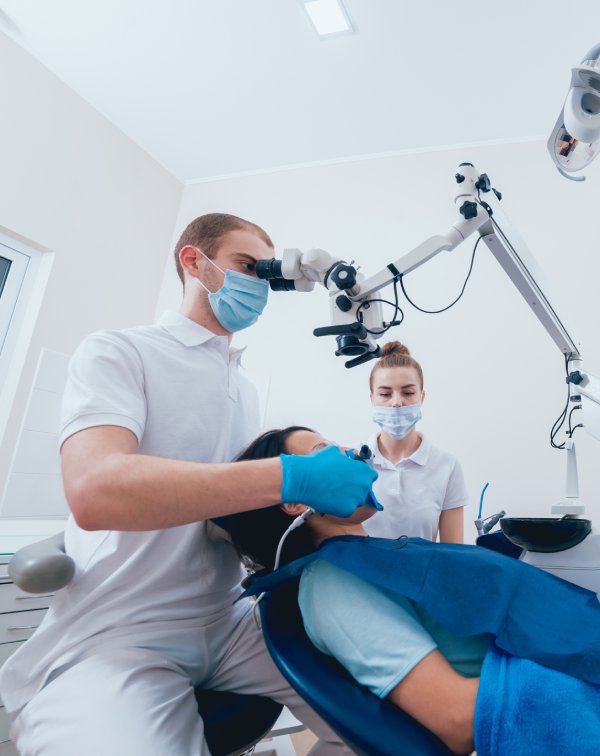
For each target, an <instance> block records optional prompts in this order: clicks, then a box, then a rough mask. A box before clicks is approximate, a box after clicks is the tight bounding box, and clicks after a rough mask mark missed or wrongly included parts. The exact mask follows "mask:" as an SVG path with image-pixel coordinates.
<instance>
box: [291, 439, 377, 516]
mask: <svg viewBox="0 0 600 756" xmlns="http://www.w3.org/2000/svg"><path fill="white" fill-rule="evenodd" d="M280 459H281V465H282V468H283V483H282V486H281V501H282V502H283V503H284V504H306V505H307V506H309V507H312V509H314V510H315V511H317V512H319V513H320V514H330V515H335V517H350V515H351V514H352V513H353V512H354V510H355V509H356V507H359V506H360V505H361V504H364V503H365V500H366V498H367V496H368V494H369V491H370V490H371V486H372V485H373V481H374V480H375V479H376V478H377V473H376V472H375V470H373V469H372V468H371V467H369V465H365V464H363V463H362V462H359V461H356V460H353V459H349V458H348V457H347V456H346V455H345V454H344V452H342V451H340V449H338V447H337V446H328V447H327V448H326V449H322V450H321V451H318V452H313V453H312V454H307V455H300V454H281V455H280Z"/></svg>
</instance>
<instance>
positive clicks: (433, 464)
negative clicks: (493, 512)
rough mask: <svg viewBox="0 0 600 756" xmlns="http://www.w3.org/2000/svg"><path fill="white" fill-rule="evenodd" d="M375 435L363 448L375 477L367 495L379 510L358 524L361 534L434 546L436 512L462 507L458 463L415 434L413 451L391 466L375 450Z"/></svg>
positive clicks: (463, 496) (463, 487)
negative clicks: (404, 537) (416, 442)
mask: <svg viewBox="0 0 600 756" xmlns="http://www.w3.org/2000/svg"><path fill="white" fill-rule="evenodd" d="M380 433H381V431H376V432H375V433H374V434H373V435H372V436H371V438H370V439H369V440H368V442H367V443H368V446H369V448H370V449H371V451H372V452H373V457H372V458H371V460H370V464H371V465H372V467H373V468H374V469H375V470H376V471H377V473H378V474H379V477H378V478H377V480H376V481H375V483H374V484H373V490H374V491H375V495H376V496H377V498H378V499H379V501H380V502H381V503H382V504H383V506H384V510H383V512H377V514H376V515H374V516H373V517H371V518H370V519H369V520H367V521H366V522H365V523H364V528H365V530H366V531H367V533H369V535H372V536H377V537H379V538H399V537H400V536H402V535H407V536H411V537H417V536H418V537H420V538H427V539H428V540H430V541H435V540H436V538H437V534H438V526H439V520H440V515H441V513H442V511H443V510H444V509H454V508H455V507H464V506H465V505H466V503H467V488H466V485H465V480H464V476H463V473H462V469H461V467H460V464H459V463H458V460H457V459H456V457H454V456H453V455H452V454H449V453H448V452H445V451H442V449H438V448H437V447H435V446H433V444H431V443H430V441H429V440H428V439H427V438H426V437H425V436H423V435H422V434H421V433H419V436H420V438H421V444H420V446H419V447H418V449H417V450H416V451H415V452H414V453H413V454H411V456H410V457H406V458H405V459H401V460H400V461H399V462H397V463H396V464H393V463H392V462H390V461H389V460H388V459H386V458H385V457H384V456H383V454H382V453H381V451H380V450H379V446H378V445H377V439H378V438H379V435H380Z"/></svg>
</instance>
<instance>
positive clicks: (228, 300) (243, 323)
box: [196, 250, 269, 333]
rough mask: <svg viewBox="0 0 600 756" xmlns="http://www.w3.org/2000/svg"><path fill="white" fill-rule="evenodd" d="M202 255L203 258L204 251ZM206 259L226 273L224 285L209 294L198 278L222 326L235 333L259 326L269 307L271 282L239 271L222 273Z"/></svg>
mask: <svg viewBox="0 0 600 756" xmlns="http://www.w3.org/2000/svg"><path fill="white" fill-rule="evenodd" d="M200 252H201V254H203V255H204V252H202V250H200ZM204 257H206V255H204ZM206 259H207V260H208V261H209V263H211V265H214V266H215V268H218V269H219V270H220V271H221V273H224V274H225V279H224V281H223V285H222V286H221V288H220V289H217V291H209V290H208V289H207V288H206V286H205V285H204V284H203V283H202V281H200V280H199V279H196V280H197V281H198V283H199V284H200V286H202V288H203V289H205V290H206V291H207V292H208V301H209V303H210V306H211V308H212V311H213V312H214V314H215V317H216V319H217V320H218V321H219V323H220V324H221V325H222V326H223V328H224V329H225V330H226V331H230V332H232V333H233V332H234V331H241V330H242V329H243V328H248V326H251V325H252V324H253V323H256V321H257V320H258V317H259V315H260V314H261V313H262V311H263V310H264V309H265V305H266V304H267V297H268V295H269V283H268V281H263V280H261V279H260V278H254V276H247V275H245V274H244V273H239V272H238V271H237V270H225V271H224V270H221V268H219V266H218V265H217V264H216V263H214V262H213V261H212V260H211V259H210V257H206Z"/></svg>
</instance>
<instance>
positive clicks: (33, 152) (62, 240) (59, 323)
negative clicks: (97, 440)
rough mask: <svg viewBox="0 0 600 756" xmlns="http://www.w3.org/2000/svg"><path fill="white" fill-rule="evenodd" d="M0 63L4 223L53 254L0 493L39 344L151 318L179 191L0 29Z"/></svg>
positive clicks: (4, 450) (2, 462) (0, 210)
mask: <svg viewBox="0 0 600 756" xmlns="http://www.w3.org/2000/svg"><path fill="white" fill-rule="evenodd" d="M0 70H1V71H3V73H4V74H5V75H3V76H1V77H0V102H1V103H2V118H1V119H0V162H1V164H2V175H1V177H0V227H2V229H3V230H4V231H5V232H6V233H8V234H9V235H13V236H18V237H21V238H24V239H26V240H28V241H29V242H30V243H31V244H33V245H34V246H36V247H38V248H45V249H48V250H51V253H53V254H54V256H55V258H54V264H53V266H52V271H51V274H50V279H49V281H48V286H47V289H46V292H45V296H44V298H43V302H42V306H41V309H40V313H39V317H38V319H37V322H36V325H35V328H34V329H33V334H32V338H31V342H30V344H29V349H28V353H27V357H26V359H25V362H24V367H23V371H22V375H21V380H20V382H19V389H18V391H17V394H16V396H15V399H14V403H13V408H12V413H11V415H10V418H9V422H8V425H7V429H6V433H5V435H4V439H3V441H1V444H2V445H1V446H0V492H1V490H2V488H3V486H4V483H5V481H6V476H7V472H8V469H9V466H10V463H11V460H12V457H13V452H14V448H15V443H16V439H17V435H18V431H19V428H20V425H21V421H22V417H23V413H24V409H25V404H26V400H27V397H28V396H29V392H30V389H31V385H32V380H33V375H34V371H35V367H36V365H37V362H38V358H39V355H40V351H41V349H42V348H46V349H49V350H52V351H56V352H62V353H65V354H70V353H72V352H73V350H74V349H75V347H76V346H77V344H78V342H79V341H80V340H81V339H82V338H83V336H85V335H86V334H87V333H90V332H91V331H94V330H97V329H99V328H107V327H108V328H110V327H123V326H128V325H132V324H138V323H143V322H148V321H150V320H151V319H152V317H153V314H154V309H155V303H156V298H157V295H158V291H159V287H160V282H161V278H162V275H163V270H164V256H165V253H166V250H167V249H168V248H169V246H170V244H171V239H172V235H173V225H174V222H175V218H176V214H177V209H178V205H179V200H180V196H181V189H182V187H181V184H180V182H179V181H177V180H176V179H175V178H174V177H173V176H171V175H170V174H169V173H168V172H167V171H165V170H164V169H163V168H162V167H161V166H159V165H158V164H157V163H156V162H155V161H154V160H152V159H151V158H150V157H149V156H148V155H147V154H146V153H145V152H143V151H142V150H141V149H140V148H139V147H138V146H137V145H135V144H133V142H131V141H130V140H129V139H128V138H127V137H125V136H124V135H123V134H122V133H121V132H120V131H119V130H118V129H117V128H115V127H114V126H113V125H112V124H110V123H109V122H108V121H107V120H106V119H105V118H103V117H102V116H101V115H99V114H98V113H97V112H96V111H95V110H94V109H93V108H92V107H90V106H89V105H88V104H87V103H86V102H85V101H84V100H82V99H81V98H80V97H78V96H77V95H76V94H75V93H74V92H73V91H71V90H70V89H69V88H68V87H67V86H66V85H65V84H63V83H62V82H61V81H59V80H58V79H57V78H56V77H55V76H54V75H53V74H51V73H50V72H49V71H48V70H47V69H46V68H44V67H43V66H42V65H41V64H40V63H39V62H38V61H37V60H35V59H34V58H33V57H31V56H30V55H29V54H28V53H26V52H25V51H24V50H23V49H22V48H20V47H19V46H18V45H16V44H15V43H14V42H12V41H11V40H9V39H8V38H7V37H5V36H4V35H2V34H0ZM6 74H9V75H6ZM48 254H50V253H48ZM0 438H1V429H0ZM24 514H26V513H24ZM13 516H14V515H13Z"/></svg>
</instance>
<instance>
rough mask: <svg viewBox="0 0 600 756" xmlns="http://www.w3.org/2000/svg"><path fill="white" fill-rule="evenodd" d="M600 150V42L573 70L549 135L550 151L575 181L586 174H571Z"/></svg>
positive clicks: (566, 174) (564, 172)
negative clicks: (564, 97) (567, 89)
mask: <svg viewBox="0 0 600 756" xmlns="http://www.w3.org/2000/svg"><path fill="white" fill-rule="evenodd" d="M599 150H600V44H598V45H595V47H592V49H591V50H589V51H588V52H587V53H586V54H585V56H584V58H583V60H582V61H581V63H580V64H579V65H578V66H575V68H573V69H572V70H571V87H570V89H569V91H568V93H567V97H566V99H565V104H564V106H563V109H562V110H561V112H560V114H559V116H558V119H557V121H556V124H555V125H554V129H553V130H552V133H551V134H550V138H549V139H548V151H549V152H550V156H551V157H552V159H553V160H554V162H555V164H556V167H557V168H558V170H559V172H560V173H561V174H562V175H563V176H564V177H565V178H568V179H571V180H573V181H585V176H572V175H571V174H572V173H576V172H577V171H581V170H583V169H584V168H586V167H587V166H588V165H589V164H590V163H591V162H592V160H593V159H594V158H595V157H596V155H597V154H598V151H599Z"/></svg>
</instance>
